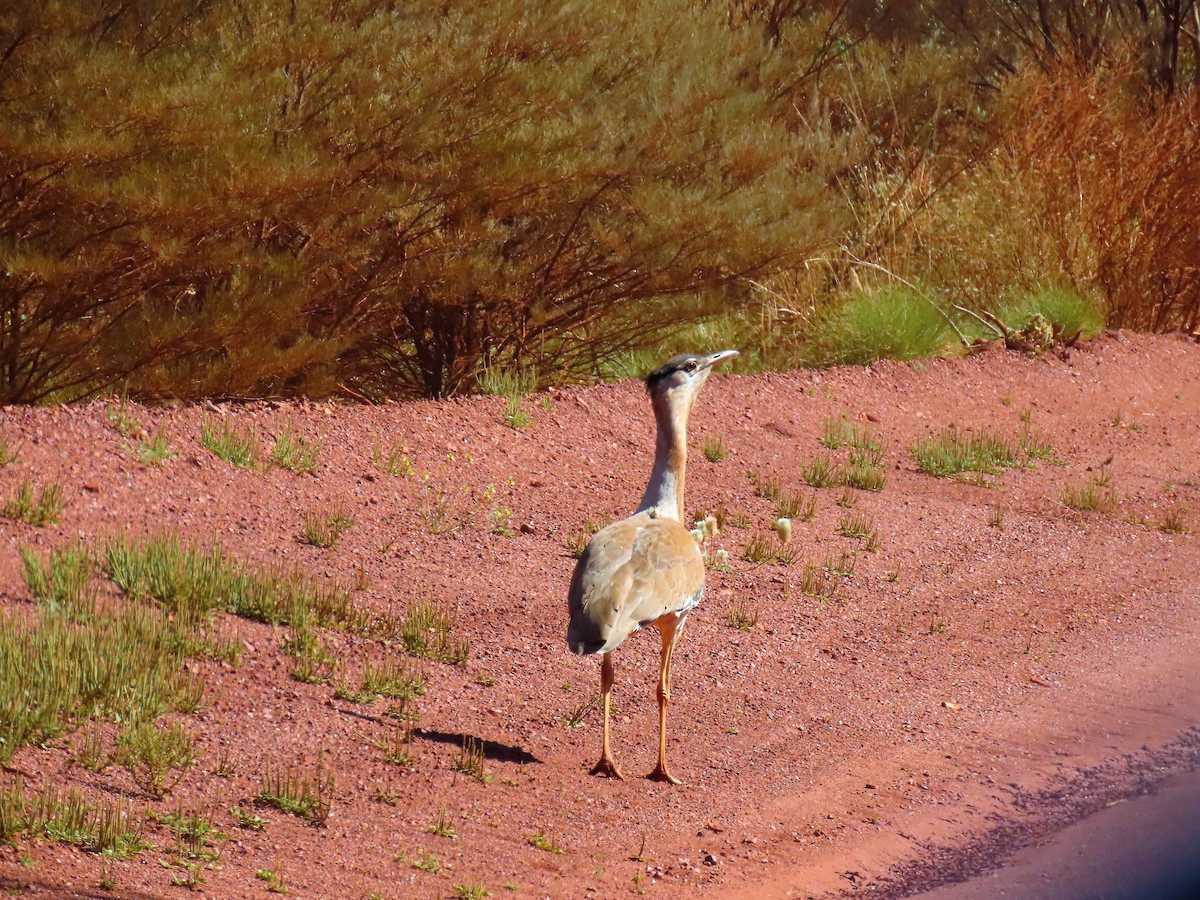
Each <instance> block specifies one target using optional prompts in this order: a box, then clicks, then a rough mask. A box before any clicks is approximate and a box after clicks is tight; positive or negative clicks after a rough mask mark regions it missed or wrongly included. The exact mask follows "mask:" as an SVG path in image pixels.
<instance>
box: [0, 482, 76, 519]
mask: <svg viewBox="0 0 1200 900" xmlns="http://www.w3.org/2000/svg"><path fill="white" fill-rule="evenodd" d="M66 505H67V503H66V501H65V500H63V496H62V485H60V484H59V483H58V482H53V483H52V484H48V485H46V486H45V487H44V488H42V489H40V490H39V491H37V496H36V497H35V496H34V487H33V482H31V481H30V480H29V479H28V478H26V479H25V480H24V481H22V482H21V486H20V487H19V488H17V492H16V493H15V494H13V495H12V496H11V497H9V498H8V499H7V500H5V501H4V505H3V506H2V507H0V515H2V516H4V517H5V518H6V519H16V520H17V521H18V522H24V523H25V524H26V525H33V526H35V527H37V528H43V527H45V526H46V525H53V524H54V523H55V522H57V521H58V517H59V514H60V513H62V511H63V509H64V508H66Z"/></svg>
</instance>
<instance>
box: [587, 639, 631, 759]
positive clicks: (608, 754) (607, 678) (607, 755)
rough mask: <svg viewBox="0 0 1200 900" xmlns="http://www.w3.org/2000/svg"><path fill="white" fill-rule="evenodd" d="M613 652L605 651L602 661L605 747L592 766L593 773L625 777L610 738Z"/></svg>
mask: <svg viewBox="0 0 1200 900" xmlns="http://www.w3.org/2000/svg"><path fill="white" fill-rule="evenodd" d="M611 656H612V654H610V653H605V654H604V656H603V657H602V659H601V663H600V696H601V698H602V699H603V702H604V749H603V751H602V752H601V754H600V762H598V763H596V765H594V766H592V774H593V775H604V776H605V777H607V778H624V777H625V776H623V775H622V774H621V770H620V769H618V768H617V761H616V760H615V759H613V755H612V746H611V745H610V744H609V740H608V706H609V704H608V700H609V695H610V694H612V686H613V664H612V658H611Z"/></svg>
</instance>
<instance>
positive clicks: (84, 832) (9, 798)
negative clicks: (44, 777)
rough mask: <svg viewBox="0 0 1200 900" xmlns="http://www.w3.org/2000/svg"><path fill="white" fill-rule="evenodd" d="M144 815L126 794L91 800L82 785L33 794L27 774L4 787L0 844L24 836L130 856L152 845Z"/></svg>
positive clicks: (108, 854) (110, 855)
mask: <svg viewBox="0 0 1200 900" xmlns="http://www.w3.org/2000/svg"><path fill="white" fill-rule="evenodd" d="M142 821H143V816H142V813H141V811H140V810H136V809H134V808H133V807H131V806H130V805H129V804H128V803H127V802H126V801H125V800H123V799H122V798H120V797H117V798H115V799H114V798H111V797H104V796H96V797H95V798H92V799H89V798H88V797H87V796H86V795H85V794H84V793H83V792H82V791H81V790H80V789H79V788H74V787H73V788H69V789H66V790H62V789H58V788H55V787H52V786H47V787H45V788H43V790H42V792H41V793H38V794H28V793H26V791H25V784H24V781H23V780H22V779H21V778H19V777H18V778H16V779H14V780H13V781H12V782H11V784H10V785H9V786H8V787H5V788H3V789H0V842H8V841H12V840H13V839H15V838H18V837H24V838H28V839H31V840H49V841H59V842H61V843H65V844H73V845H75V846H78V847H81V848H82V849H84V850H86V851H88V852H89V853H96V854H101V855H103V856H106V857H108V858H110V859H130V858H132V857H134V856H136V855H137V854H138V853H140V852H141V851H142V849H144V847H145V846H146V844H145V841H144V840H143V838H142V830H143V829H142Z"/></svg>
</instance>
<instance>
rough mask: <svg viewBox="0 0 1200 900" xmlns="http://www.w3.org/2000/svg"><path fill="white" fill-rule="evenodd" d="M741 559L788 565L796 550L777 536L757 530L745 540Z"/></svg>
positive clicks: (792, 560) (794, 556) (793, 560)
mask: <svg viewBox="0 0 1200 900" xmlns="http://www.w3.org/2000/svg"><path fill="white" fill-rule="evenodd" d="M742 559H744V560H746V561H747V562H752V563H760V564H761V563H779V564H781V565H785V566H790V565H791V564H792V563H794V562H795V561H796V551H795V550H794V549H792V547H790V546H789V545H787V544H784V543H782V542H781V541H779V540H778V538H777V537H774V536H772V535H770V534H767V533H765V532H759V533H758V534H755V535H754V536H753V537H751V538H750V540H748V541H747V542H746V546H745V548H744V549H743V550H742Z"/></svg>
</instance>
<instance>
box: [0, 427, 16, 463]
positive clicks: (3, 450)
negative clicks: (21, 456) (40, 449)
mask: <svg viewBox="0 0 1200 900" xmlns="http://www.w3.org/2000/svg"><path fill="white" fill-rule="evenodd" d="M16 458H17V449H16V448H15V447H12V446H10V445H9V443H8V435H6V434H5V433H4V432H2V431H0V469H3V468H4V467H5V466H7V465H8V464H9V463H11V462H13V461H14V460H16Z"/></svg>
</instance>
